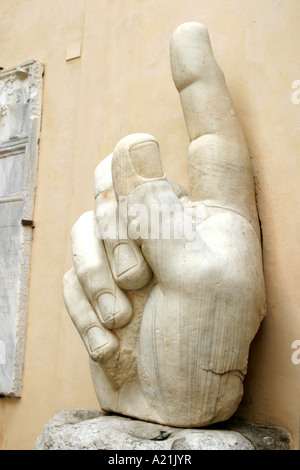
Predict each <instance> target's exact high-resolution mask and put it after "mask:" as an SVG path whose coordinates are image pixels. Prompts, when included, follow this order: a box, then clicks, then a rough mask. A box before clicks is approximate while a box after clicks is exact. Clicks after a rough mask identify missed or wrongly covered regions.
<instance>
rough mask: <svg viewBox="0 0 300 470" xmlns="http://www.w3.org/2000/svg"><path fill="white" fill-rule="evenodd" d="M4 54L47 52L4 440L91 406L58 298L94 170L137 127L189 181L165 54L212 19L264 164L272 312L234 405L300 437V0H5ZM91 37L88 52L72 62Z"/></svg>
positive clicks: (216, 43) (84, 371) (81, 357)
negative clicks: (23, 335)
mask: <svg viewBox="0 0 300 470" xmlns="http://www.w3.org/2000/svg"><path fill="white" fill-rule="evenodd" d="M0 8H1V11H2V14H1V18H0V30H1V43H2V44H3V46H4V47H2V48H1V52H0V66H2V67H9V66H14V65H17V64H18V63H21V62H24V61H25V60H28V59H31V58H36V59H42V60H44V61H45V63H46V73H45V86H44V101H43V126H42V132H41V143H40V158H39V169H38V180H37V194H36V204H35V223H36V228H35V229H34V239H33V250H32V263H31V278H30V289H29V305H28V326H27V340H26V354H25V369H24V386H23V397H22V398H21V399H9V398H2V399H0V448H2V449H31V448H32V447H33V445H34V442H35V440H36V438H37V436H38V435H39V434H40V432H41V431H42V428H43V425H44V424H45V422H46V421H47V420H49V419H50V418H51V417H52V416H53V414H54V413H55V412H56V411H58V410H61V409H70V408H96V407H98V403H97V400H96V397H95V394H94V391H93V387H92V383H91V379H90V376H89V371H88V365H87V364H88V362H87V357H86V353H85V349H84V347H83V345H82V344H81V341H80V339H79V336H78V335H77V333H76V331H75V328H74V327H73V324H72V323H71V321H70V320H69V318H68V315H67V313H66V310H65V307H64V305H63V300H62V293H61V278H62V276H63V274H64V272H65V271H66V270H67V269H69V267H70V266H71V256H70V243H69V233H70V229H71V227H72V224H73V223H74V222H75V220H76V219H77V217H78V216H79V215H80V214H81V213H82V212H84V211H86V210H90V209H91V208H93V187H92V183H93V171H94V168H95V167H96V165H97V163H98V162H99V161H100V160H101V159H102V158H104V157H105V156H106V155H107V154H108V153H110V152H111V151H112V149H113V147H114V146H115V144H116V143H117V141H118V140H119V139H120V138H121V137H124V136H125V135H127V134H130V133H132V132H148V133H151V134H153V135H154V136H156V137H157V139H158V141H159V142H160V146H161V151H162V155H163V159H164V164H165V169H166V171H167V173H168V174H169V175H170V176H171V177H173V178H174V179H177V180H178V181H179V182H180V183H182V184H186V182H187V172H186V159H185V153H186V147H187V143H188V141H187V136H186V134H185V127H184V121H183V117H182V113H181V109H180V104H179V99H178V96H177V92H176V90H175V87H174V85H173V83H172V79H171V73H170V66H169V40H170V36H171V33H172V31H173V30H174V29H175V28H176V26H178V25H179V24H180V23H183V22H185V21H200V22H203V23H204V24H206V26H207V27H208V29H209V32H210V36H211V41H212V44H213V49H214V51H215V55H216V57H217V60H218V62H219V64H220V66H221V68H222V69H223V71H224V73H225V76H226V78H227V83H228V86H229V89H230V90H231V93H232V96H233V99H234V102H235V105H236V111H237V114H238V115H239V117H240V120H241V123H242V126H243V128H244V131H245V134H246V137H247V140H248V144H249V149H250V153H251V156H252V159H253V165H254V168H255V176H256V183H257V193H258V206H259V213H260V217H261V221H262V229H263V241H264V263H265V274H266V285H267V296H268V316H267V318H266V319H265V320H264V323H263V325H262V328H261V330H260V332H259V334H258V336H257V338H256V339H255V341H254V343H253V347H252V350H251V355H250V361H249V374H248V377H247V380H246V384H245V385H246V387H245V388H246V390H245V396H244V399H243V402H242V404H241V406H240V409H239V415H240V416H242V417H244V418H246V419H248V420H250V421H254V422H260V423H264V424H273V425H276V426H281V427H283V428H285V429H287V430H288V431H289V432H290V433H291V435H292V437H293V440H294V447H295V448H297V447H298V444H297V443H298V441H299V434H298V432H299V429H298V427H299V412H300V410H299V395H300V364H299V365H296V364H293V363H292V361H291V355H292V352H293V350H292V349H291V344H292V342H293V341H294V340H296V339H299V340H300V311H299V310H300V307H299V306H300V289H299V288H298V285H299V281H300V279H299V277H300V271H299V268H298V266H299V265H300V248H299V243H298V238H299V236H298V234H299V233H300V217H299V205H300V195H299V190H298V188H299V179H300V163H299V153H300V150H299V148H297V144H298V139H299V137H298V136H299V122H300V120H299V119H300V104H299V105H297V104H293V103H292V100H291V95H292V92H293V91H294V90H292V88H291V84H292V82H293V81H294V80H297V79H300V69H299V60H298V57H299V54H298V45H299V42H300V27H299V25H300V5H299V1H298V0H285V1H284V2H283V1H277V0H252V1H251V2H249V1H247V0H226V1H223V0H202V1H199V0H184V1H183V0H164V1H159V0H126V2H125V1H123V0H42V1H41V0H26V1H24V0H23V1H22V0H9V2H7V1H5V0H0ZM75 41H81V42H82V56H81V58H78V59H74V60H72V61H68V62H67V61H66V60H65V57H66V49H67V46H68V45H69V44H71V43H73V42H75Z"/></svg>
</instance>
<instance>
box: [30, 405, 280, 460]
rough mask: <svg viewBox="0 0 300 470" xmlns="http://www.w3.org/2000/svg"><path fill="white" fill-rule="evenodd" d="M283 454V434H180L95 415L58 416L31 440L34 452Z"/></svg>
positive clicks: (229, 428) (228, 427)
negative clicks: (278, 452) (133, 451)
mask: <svg viewBox="0 0 300 470" xmlns="http://www.w3.org/2000/svg"><path fill="white" fill-rule="evenodd" d="M258 449H259V450H274V449H275V450H288V449H289V437H288V435H287V433H286V432H285V431H282V430H279V429H273V428H265V427H258V426H251V425H248V424H245V423H241V422H239V421H235V420H230V421H228V422H226V423H220V425H217V426H216V425H214V426H210V427H207V428H203V429H182V428H174V427H170V426H162V425H160V424H154V423H148V422H145V421H139V420H136V419H131V418H127V417H123V416H119V415H114V414H112V413H106V412H103V411H98V410H81V409H78V410H62V411H60V412H58V413H56V414H55V415H54V417H53V418H52V419H51V420H50V421H48V422H47V423H46V425H45V427H44V430H43V432H42V434H41V435H40V436H39V438H38V439H37V442H36V444H35V447H34V450H135V451H136V450H158V451H166V450H183V451H185V450H258Z"/></svg>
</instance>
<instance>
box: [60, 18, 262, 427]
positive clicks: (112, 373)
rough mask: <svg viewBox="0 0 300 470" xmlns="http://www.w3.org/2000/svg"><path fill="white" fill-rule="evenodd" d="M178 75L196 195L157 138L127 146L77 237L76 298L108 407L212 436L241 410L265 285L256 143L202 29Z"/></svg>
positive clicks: (72, 304) (175, 60) (105, 175)
mask: <svg viewBox="0 0 300 470" xmlns="http://www.w3.org/2000/svg"><path fill="white" fill-rule="evenodd" d="M171 68H172V74H173V80H174V83H175V86H176V88H177V90H178V92H179V95H180V100H181V104H182V108H183V113H184V117H185V122H186V127H187V131H188V135H189V138H190V144H189V149H188V171H189V191H185V190H184V189H183V188H181V187H180V185H179V184H176V183H175V182H174V181H172V180H171V179H170V178H168V177H167V176H166V175H165V172H164V169H163V166H162V162H161V158H160V153H159V146H158V143H157V141H156V139H155V138H154V137H152V136H151V135H148V134H133V135H130V136H128V137H125V138H124V139H122V140H121V141H120V142H119V143H118V144H117V145H116V147H115V149H114V152H113V153H112V154H111V155H110V156H109V157H107V158H106V159H105V160H103V161H102V162H101V163H100V164H99V166H98V167H97V168H96V171H95V198H96V209H95V211H91V212H87V213H85V214H83V215H82V216H81V217H80V218H79V219H78V221H77V222H76V223H75V225H74V227H73V229H72V234H71V240H72V254H73V262H74V267H73V268H72V269H71V270H70V271H69V272H68V273H67V274H66V275H65V276H64V280H63V291H64V299H65V304H66V307H67V310H68V312H69V314H70V316H71V318H72V320H73V322H74V324H75V326H76V328H77V330H78V332H79V334H80V335H81V337H82V340H83V342H84V344H85V346H86V349H87V351H88V353H89V356H90V367H91V375H92V379H93V383H94V387H95V391H96V394H97V397H98V400H99V403H100V406H101V408H102V409H103V410H107V411H112V412H116V413H119V414H123V415H127V416H132V417H135V418H138V419H142V420H147V421H152V422H157V423H161V424H166V425H171V426H178V427H201V426H205V425H208V424H211V423H214V422H218V421H223V420H226V419H228V418H230V417H231V416H232V415H233V413H234V412H235V411H236V409H237V407H238V405H239V403H240V400H241V397H242V395H243V379H244V376H245V373H246V370H247V361H248V353H249V346H250V343H251V341H252V339H253V338H254V336H255V334H256V332H257V330H258V328H259V325H260V322H261V320H262V319H263V317H264V315H265V287H264V277H263V267H262V253H261V242H260V230H259V224H258V216H257V210H256V203H255V194H254V186H253V175H252V170H251V164H250V160H249V155H248V151H247V146H246V143H245V140H244V136H243V133H242V130H241V127H240V125H239V123H238V120H237V117H236V115H235V112H234V109H233V104H232V101H231V97H230V94H229V92H228V89H227V86H226V83H225V79H224V76H223V73H222V71H221V70H220V68H219V66H218V65H217V63H216V61H215V58H214V56H213V53H212V49H211V45H210V40H209V36H208V33H207V30H206V29H205V27H204V26H203V25H201V24H199V23H186V24H183V25H181V26H179V27H178V28H177V29H176V30H175V32H174V33H173V36H172V39H171ZM113 221H117V222H115V223H113ZM109 226H110V227H112V226H114V230H108V229H107V227H109Z"/></svg>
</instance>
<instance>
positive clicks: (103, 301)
mask: <svg viewBox="0 0 300 470" xmlns="http://www.w3.org/2000/svg"><path fill="white" fill-rule="evenodd" d="M98 305H99V309H100V315H101V319H102V321H103V323H110V322H113V319H114V317H115V316H116V315H117V314H118V313H119V311H120V306H119V303H118V301H117V299H116V297H115V296H114V295H113V294H111V293H110V292H105V293H104V294H101V295H100V297H99V299H98Z"/></svg>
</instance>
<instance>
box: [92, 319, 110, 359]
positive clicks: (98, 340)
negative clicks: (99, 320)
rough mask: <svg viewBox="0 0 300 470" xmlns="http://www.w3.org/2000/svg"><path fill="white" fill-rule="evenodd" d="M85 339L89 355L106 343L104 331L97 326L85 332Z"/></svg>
mask: <svg viewBox="0 0 300 470" xmlns="http://www.w3.org/2000/svg"><path fill="white" fill-rule="evenodd" d="M87 337H88V342H89V347H90V351H91V353H93V352H94V351H95V350H96V349H99V348H101V347H103V346H105V345H106V344H107V343H108V339H107V336H106V333H105V331H104V330H102V329H101V328H99V327H98V326H93V327H92V328H90V329H89V330H88V332H87Z"/></svg>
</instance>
